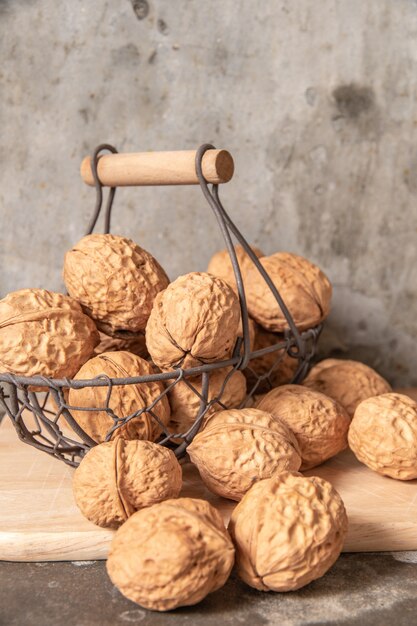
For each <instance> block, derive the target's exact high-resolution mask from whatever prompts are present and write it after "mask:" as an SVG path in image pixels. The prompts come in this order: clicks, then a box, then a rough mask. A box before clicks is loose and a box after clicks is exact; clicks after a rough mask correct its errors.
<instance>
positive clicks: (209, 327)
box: [146, 272, 240, 370]
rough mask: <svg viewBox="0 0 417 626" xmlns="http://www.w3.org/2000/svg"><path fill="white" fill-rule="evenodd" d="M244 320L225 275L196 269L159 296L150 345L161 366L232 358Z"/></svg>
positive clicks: (150, 327) (148, 336)
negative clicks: (241, 318) (242, 320)
mask: <svg viewBox="0 0 417 626" xmlns="http://www.w3.org/2000/svg"><path fill="white" fill-rule="evenodd" d="M239 318H240V307H239V301H238V298H237V296H236V294H235V293H234V291H233V289H231V287H229V285H228V284H227V283H225V282H224V281H223V280H221V278H217V277H216V276H211V275H210V274H204V273H200V272H192V273H190V274H185V275H184V276H180V277H179V278H177V280H175V281H174V282H173V283H171V284H170V285H169V286H168V287H167V289H165V291H163V292H162V293H160V294H158V296H157V297H156V298H155V303H154V307H153V309H152V313H151V315H150V317H149V321H148V325H147V327H146V345H147V347H148V350H149V354H150V355H151V357H152V360H153V361H154V363H156V365H157V366H158V367H160V368H161V369H162V370H169V369H171V368H178V367H182V368H184V369H187V368H191V367H195V366H197V365H201V364H203V363H212V362H213V361H219V360H225V359H228V358H229V357H230V355H231V352H232V350H233V348H234V345H235V343H236V338H237V330H238V325H239Z"/></svg>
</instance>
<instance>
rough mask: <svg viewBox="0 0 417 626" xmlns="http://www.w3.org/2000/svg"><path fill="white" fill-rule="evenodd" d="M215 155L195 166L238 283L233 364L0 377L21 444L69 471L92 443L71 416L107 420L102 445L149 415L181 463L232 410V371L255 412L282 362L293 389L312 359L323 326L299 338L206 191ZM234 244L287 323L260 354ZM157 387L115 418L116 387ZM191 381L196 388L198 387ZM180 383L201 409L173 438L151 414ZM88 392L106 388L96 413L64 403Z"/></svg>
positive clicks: (1, 402)
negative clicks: (227, 397) (215, 383)
mask: <svg viewBox="0 0 417 626" xmlns="http://www.w3.org/2000/svg"><path fill="white" fill-rule="evenodd" d="M213 148H214V146H212V145H210V144H204V145H202V146H201V147H200V148H199V149H198V150H197V153H196V163H195V166H196V173H197V177H198V180H199V183H200V187H201V190H202V192H203V195H204V197H205V198H206V200H207V202H208V204H209V206H210V207H211V209H212V211H213V213H214V215H215V217H216V220H217V223H218V225H219V228H220V230H221V232H222V235H223V238H224V240H225V243H226V247H227V250H228V253H229V256H230V260H231V263H232V266H233V270H234V274H235V279H236V285H237V293H238V297H239V302H240V309H241V319H242V331H243V332H242V336H241V337H238V338H237V341H236V344H235V347H234V350H233V353H232V355H231V357H230V358H229V359H227V360H222V361H218V362H215V363H203V364H201V365H199V366H197V367H193V368H189V369H183V368H181V367H180V368H177V369H174V370H172V371H168V372H157V373H155V374H152V375H148V376H134V377H126V378H109V377H108V376H105V375H101V376H97V377H96V378H93V379H90V380H75V379H67V378H64V379H51V378H46V377H43V376H34V377H24V376H17V375H14V374H11V373H2V374H1V373H0V406H1V407H2V408H3V410H4V411H5V413H6V414H7V415H8V416H9V418H10V419H11V421H12V423H13V425H14V427H15V429H16V432H17V435H18V437H19V438H20V439H21V440H22V441H24V442H25V443H28V444H29V445H31V446H34V447H36V448H38V449H39V450H42V451H44V452H46V453H48V454H51V455H53V456H55V457H56V458H57V459H60V460H62V461H64V462H65V463H67V464H68V465H70V466H74V467H75V466H77V465H78V464H79V462H80V460H81V459H82V457H83V456H84V455H85V454H86V453H87V452H88V450H89V449H90V448H91V447H92V446H94V445H96V444H97V442H96V441H94V440H93V439H92V438H91V437H90V436H89V435H88V434H87V433H86V432H85V431H84V430H83V429H82V428H81V426H80V424H79V423H78V422H77V420H76V418H75V417H74V415H73V413H76V412H79V411H85V412H90V413H96V412H97V411H100V412H104V413H105V414H106V415H107V416H108V418H110V419H111V423H112V426H111V428H109V430H108V432H107V434H106V436H105V440H106V441H108V440H110V439H111V438H112V437H114V436H115V435H116V436H117V433H116V431H117V430H118V429H119V428H121V427H122V426H124V425H125V424H127V423H128V422H129V421H130V420H140V419H141V416H142V418H143V416H144V414H146V417H147V416H151V418H152V419H153V420H155V421H156V422H157V423H158V425H159V429H160V432H161V435H160V437H159V439H158V443H160V444H161V445H165V446H168V447H170V448H171V449H173V450H174V452H175V454H176V455H177V457H181V456H183V455H184V454H185V453H186V449H187V446H188V445H189V444H190V443H191V441H192V440H193V437H194V436H195V434H196V433H197V432H198V430H199V429H200V427H201V425H202V422H203V420H204V417H205V416H206V415H207V413H209V412H211V411H214V410H221V409H226V408H231V407H228V406H227V405H226V404H225V403H224V402H222V399H224V397H223V396H224V391H225V388H226V386H227V384H228V382H229V381H230V379H231V377H232V376H233V375H235V374H236V372H237V371H238V370H240V371H243V372H244V373H245V374H246V375H247V380H248V389H247V394H246V397H245V399H244V400H243V402H242V403H241V405H240V406H241V407H244V406H251V405H253V403H254V397H256V395H257V394H259V393H260V392H261V391H265V390H267V389H268V388H272V387H273V385H274V383H273V378H274V375H275V373H276V372H277V370H278V369H279V367H280V366H281V365H282V363H283V360H284V359H285V358H288V357H291V358H292V359H294V360H296V363H297V365H296V367H295V371H294V373H293V376H292V377H291V378H290V379H289V380H287V381H285V382H292V383H299V382H301V381H302V380H303V378H304V376H305V375H306V373H307V371H308V368H309V365H310V362H311V360H312V358H313V356H314V354H315V349H316V344H317V340H318V337H319V335H320V332H321V325H318V326H316V327H314V328H310V329H308V330H305V331H303V332H299V331H298V329H297V327H296V326H295V323H294V320H293V318H292V316H291V314H290V312H289V310H288V308H287V307H286V305H285V302H284V301H283V299H282V297H281V295H280V293H279V291H278V290H277V288H276V287H275V285H274V283H273V282H272V280H271V278H270V277H269V275H268V273H267V272H266V271H265V269H264V267H263V266H262V264H261V263H260V261H259V259H258V257H257V256H256V254H255V253H254V252H253V250H252V249H251V247H250V246H249V244H248V243H247V241H246V239H245V238H244V236H243V235H242V233H241V232H240V231H239V229H238V228H237V226H236V225H235V224H234V222H233V221H232V220H231V218H230V217H229V215H228V214H227V212H226V210H225V208H224V206H223V204H222V202H221V200H220V196H219V188H218V185H212V186H211V188H209V185H208V184H207V182H206V180H205V178H204V176H203V172H202V159H203V156H204V154H205V152H206V151H207V150H210V149H213ZM103 151H110V152H113V153H116V152H117V150H116V149H115V148H114V147H113V146H111V145H109V144H101V145H100V146H98V147H97V148H96V150H95V151H94V154H93V158H92V161H91V166H92V172H93V178H94V182H95V188H96V204H95V208H94V213H93V216H92V218H91V222H90V224H89V227H88V230H87V233H86V234H90V233H92V232H93V230H94V228H95V226H96V224H97V221H98V218H99V215H100V213H101V209H102V204H103V189H102V184H101V182H100V180H99V177H98V174H97V164H98V158H99V156H100V155H101V153H102V152H103ZM115 192H116V189H115V188H114V187H112V188H110V190H109V194H108V198H107V202H106V208H105V212H104V232H105V233H109V232H110V223H111V211H112V205H113V200H114V196H115ZM233 238H234V239H235V240H236V241H237V242H238V243H239V244H240V245H241V246H242V247H243V249H244V251H245V252H246V253H247V254H248V256H249V257H250V259H251V261H252V262H253V264H254V265H255V267H256V268H257V270H258V271H259V274H260V279H261V280H264V281H265V282H266V283H267V285H268V287H269V289H270V290H271V292H272V294H273V295H274V298H275V300H276V301H277V303H278V305H279V307H280V308H281V311H282V313H283V314H284V316H285V319H286V321H287V324H288V328H287V329H286V330H285V331H284V333H282V334H281V335H278V334H277V335H276V343H273V344H271V345H268V346H267V347H264V348H262V349H259V350H252V349H251V342H250V333H249V314H248V308H247V303H246V296H245V289H244V284H243V279H242V273H241V269H240V266H239V262H238V259H237V255H236V252H235V248H234V245H233ZM265 357H268V367H267V368H266V369H265V368H263V370H262V371H261V372H259V371H257V369H256V359H258V361H259V359H260V358H265ZM221 368H229V371H228V373H227V375H226V376H225V378H224V380H223V382H222V385H221V387H220V390H219V391H218V393H216V394H215V395H214V396H213V395H211V394H210V376H211V375H212V374H213V372H214V371H216V370H219V369H221ZM157 381H158V382H162V383H163V385H164V389H163V391H162V392H161V393H160V394H159V395H158V396H157V397H155V399H154V400H153V402H152V403H151V404H149V405H147V406H145V407H140V408H138V409H137V410H136V411H134V412H133V413H131V414H129V415H117V414H116V413H115V412H114V411H113V408H112V402H111V399H112V393H113V390H114V388H115V387H118V386H121V385H145V384H147V383H150V382H157ZM196 381H198V384H197V382H196ZM249 381H250V382H249ZM178 384H186V385H187V387H188V388H189V389H190V391H191V392H192V394H195V396H196V398H198V404H199V408H198V410H197V411H196V415H195V418H194V420H193V421H192V423H191V425H190V426H189V427H188V429H186V430H184V431H183V432H175V431H174V430H173V429H172V427H171V426H170V424H168V426H167V425H165V424H164V423H162V421H161V420H160V418H159V417H158V415H157V413H156V411H155V407H156V406H157V405H158V403H159V402H161V401H162V398H164V397H165V396H167V397H168V398H169V394H170V392H171V390H172V389H173V387H175V386H176V385H178ZM86 387H88V388H93V387H105V388H106V394H105V401H104V403H103V404H102V405H101V406H94V407H84V406H74V405H71V404H69V402H68V390H69V389H71V388H72V389H83V388H86ZM92 417H94V416H92Z"/></svg>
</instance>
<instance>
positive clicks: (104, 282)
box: [63, 234, 169, 335]
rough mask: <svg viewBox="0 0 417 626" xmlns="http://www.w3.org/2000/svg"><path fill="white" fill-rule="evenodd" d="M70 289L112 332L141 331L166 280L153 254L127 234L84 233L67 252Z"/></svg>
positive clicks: (66, 275)
mask: <svg viewBox="0 0 417 626" xmlns="http://www.w3.org/2000/svg"><path fill="white" fill-rule="evenodd" d="M63 275H64V281H65V285H66V287H67V289H68V293H69V294H70V295H71V296H73V298H75V299H76V300H78V302H80V303H81V305H82V306H83V308H84V310H85V312H86V313H88V315H89V316H90V317H92V318H93V319H94V320H95V321H96V323H97V327H98V328H99V329H100V330H101V331H103V332H104V333H106V334H107V335H112V334H113V333H115V332H117V331H121V330H127V331H130V332H134V333H136V332H139V331H144V330H145V327H146V323H147V321H148V317H149V314H150V312H151V309H152V305H153V302H154V299H155V296H156V295H157V293H159V292H160V291H162V289H165V287H167V285H168V284H169V280H168V277H167V275H166V274H165V272H164V270H163V269H162V267H161V266H160V265H159V263H158V262H157V261H156V259H154V257H153V256H152V255H151V254H149V252H146V250H143V248H140V247H139V246H138V245H136V244H135V243H134V242H133V241H132V240H131V239H126V238H125V237H118V236H116V235H99V234H97V235H87V236H86V237H83V238H82V239H81V240H80V241H79V242H78V244H77V245H75V246H74V247H73V248H72V250H69V252H67V253H66V255H65V262H64V274H63Z"/></svg>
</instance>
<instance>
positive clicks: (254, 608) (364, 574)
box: [0, 552, 417, 626]
mask: <svg viewBox="0 0 417 626" xmlns="http://www.w3.org/2000/svg"><path fill="white" fill-rule="evenodd" d="M394 623H395V626H406V625H407V626H408V625H413V624H417V552H402V553H380V554H365V553H361V554H342V555H341V557H340V559H339V560H338V561H337V563H336V564H335V565H334V567H333V568H332V569H331V570H330V571H329V572H328V573H327V574H326V575H325V576H324V577H323V578H322V579H320V580H318V581H315V582H313V583H311V584H310V585H308V586H307V587H305V588H304V589H301V590H299V591H297V592H293V593H286V594H274V593H262V592H258V591H255V590H254V589H251V588H249V587H247V586H246V585H245V584H243V583H242V582H240V581H239V580H238V579H237V578H236V577H235V576H234V575H232V577H231V579H230V580H229V581H228V582H227V584H226V585H225V586H224V587H223V588H222V589H220V590H219V591H217V592H216V593H213V594H211V595H209V596H208V597H207V598H206V599H205V600H203V602H201V603H200V604H198V605H197V606H195V607H187V608H180V609H177V610H176V611H172V612H170V613H154V612H151V611H146V610H144V609H142V608H141V607H139V606H137V605H135V604H133V603H132V602H130V601H129V600H126V599H125V598H124V597H123V596H122V595H121V594H120V593H119V592H118V590H117V589H116V588H115V587H113V585H112V584H111V582H110V580H109V579H108V577H107V574H106V570H105V563H104V562H103V561H99V562H95V561H76V562H72V563H71V562H68V563H63V562H60V563H9V562H2V563H0V624H1V626H29V625H30V626H38V625H39V626H56V625H57V624H67V625H69V626H105V625H107V624H111V625H112V626H114V625H118V624H120V625H124V624H126V625H128V624H142V625H151V626H160V625H163V626H165V625H166V626H176V625H181V626H187V625H188V624H190V625H192V626H200V625H204V626H218V625H221V626H228V625H234V624H236V625H238V624H248V625H249V626H258V625H259V626H263V625H268V626H269V625H270V626H275V625H278V624H279V625H280V626H296V625H297V626H298V625H309V626H312V625H318V624H326V625H327V624H343V625H349V626H352V625H354V624H355V625H356V624H357V625H360V626H368V625H375V626H391V624H394Z"/></svg>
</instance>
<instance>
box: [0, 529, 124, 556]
mask: <svg viewBox="0 0 417 626" xmlns="http://www.w3.org/2000/svg"><path fill="white" fill-rule="evenodd" d="M113 535H114V531H112V530H108V531H106V530H103V531H102V532H100V533H98V532H97V531H95V530H92V531H88V532H72V533H67V534H66V536H65V541H63V540H62V535H60V534H59V533H53V532H38V533H33V532H32V533H31V532H23V531H22V532H2V533H0V561H19V562H32V561H80V560H86V561H96V560H104V559H106V558H107V554H108V551H109V546H110V542H111V540H112V538H113Z"/></svg>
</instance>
